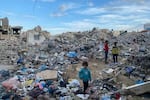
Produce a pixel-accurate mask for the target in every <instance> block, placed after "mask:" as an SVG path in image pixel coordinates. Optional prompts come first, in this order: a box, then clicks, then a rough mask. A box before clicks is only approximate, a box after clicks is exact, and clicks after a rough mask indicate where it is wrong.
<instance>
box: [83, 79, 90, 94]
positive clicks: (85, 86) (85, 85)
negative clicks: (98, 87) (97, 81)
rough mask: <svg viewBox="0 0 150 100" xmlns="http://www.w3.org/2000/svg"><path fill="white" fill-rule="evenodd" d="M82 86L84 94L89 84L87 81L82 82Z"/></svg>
mask: <svg viewBox="0 0 150 100" xmlns="http://www.w3.org/2000/svg"><path fill="white" fill-rule="evenodd" d="M83 86H84V91H83V92H84V94H85V91H86V89H87V88H88V86H89V82H88V81H87V82H84V81H83Z"/></svg>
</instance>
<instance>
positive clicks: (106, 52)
mask: <svg viewBox="0 0 150 100" xmlns="http://www.w3.org/2000/svg"><path fill="white" fill-rule="evenodd" d="M107 59H108V51H105V63H107Z"/></svg>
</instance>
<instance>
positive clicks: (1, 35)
mask: <svg viewBox="0 0 150 100" xmlns="http://www.w3.org/2000/svg"><path fill="white" fill-rule="evenodd" d="M22 28H23V27H22V26H10V25H9V20H8V18H7V17H5V18H0V39H10V37H12V36H15V37H20V34H21V29H22Z"/></svg>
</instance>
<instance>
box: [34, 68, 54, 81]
mask: <svg viewBox="0 0 150 100" xmlns="http://www.w3.org/2000/svg"><path fill="white" fill-rule="evenodd" d="M36 77H37V78H40V79H42V80H47V79H52V80H56V79H57V71H56V70H45V71H41V72H39V73H37V74H36Z"/></svg>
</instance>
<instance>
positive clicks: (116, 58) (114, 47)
mask: <svg viewBox="0 0 150 100" xmlns="http://www.w3.org/2000/svg"><path fill="white" fill-rule="evenodd" d="M118 53H119V48H118V47H117V42H114V46H113V47H112V55H113V60H114V63H117V62H118Z"/></svg>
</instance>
